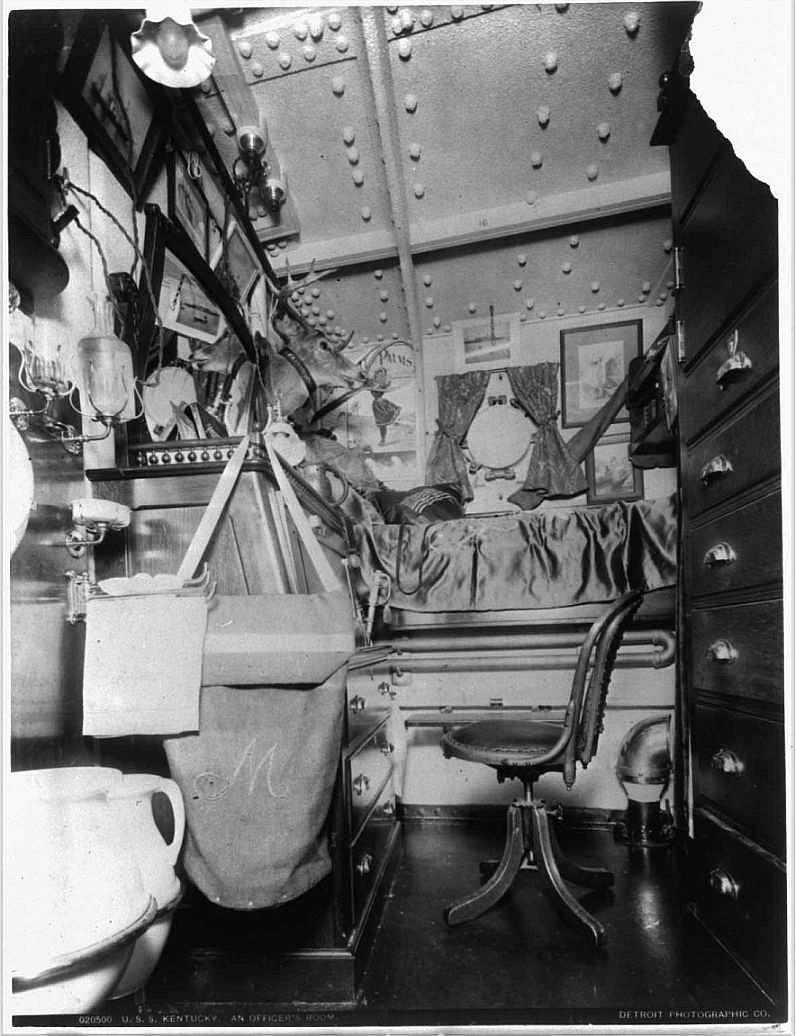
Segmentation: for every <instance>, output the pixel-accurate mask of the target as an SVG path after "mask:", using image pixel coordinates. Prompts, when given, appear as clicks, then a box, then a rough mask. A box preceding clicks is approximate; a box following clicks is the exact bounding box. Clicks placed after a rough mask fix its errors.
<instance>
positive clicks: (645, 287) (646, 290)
mask: <svg viewBox="0 0 796 1036" xmlns="http://www.w3.org/2000/svg"><path fill="white" fill-rule="evenodd" d="M641 290H642V291H643V292H644V294H645V295H649V293H650V292H651V291H652V285H651V284H650V282H649V281H644V283H643V284H642V285H641Z"/></svg>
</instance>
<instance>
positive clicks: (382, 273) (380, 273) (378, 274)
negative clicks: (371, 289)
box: [373, 270, 384, 281]
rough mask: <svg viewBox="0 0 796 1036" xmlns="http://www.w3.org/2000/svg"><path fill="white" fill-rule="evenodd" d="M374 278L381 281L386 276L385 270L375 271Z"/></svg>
mask: <svg viewBox="0 0 796 1036" xmlns="http://www.w3.org/2000/svg"><path fill="white" fill-rule="evenodd" d="M373 276H374V277H375V278H376V280H377V281H380V280H381V279H382V277H383V276H384V270H374V271H373Z"/></svg>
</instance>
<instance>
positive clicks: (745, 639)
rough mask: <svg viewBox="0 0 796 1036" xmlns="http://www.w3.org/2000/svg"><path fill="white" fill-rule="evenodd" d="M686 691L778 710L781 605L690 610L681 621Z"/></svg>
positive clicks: (781, 667)
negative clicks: (763, 704) (764, 704)
mask: <svg viewBox="0 0 796 1036" xmlns="http://www.w3.org/2000/svg"><path fill="white" fill-rule="evenodd" d="M685 629H686V637H687V638H688V645H687V646H688V651H687V655H688V673H689V687H690V689H691V690H692V691H693V690H703V691H710V692H713V693H714V694H721V695H727V696H729V697H730V698H748V699H751V700H757V701H766V702H770V703H772V704H775V705H777V706H778V707H782V704H783V700H782V692H783V675H784V662H783V648H782V645H783V635H782V634H783V617H782V602H781V601H761V602H758V603H752V604H733V605H724V606H722V607H719V608H695V609H694V610H693V611H692V612H691V614H690V615H688V616H687V621H686V623H685Z"/></svg>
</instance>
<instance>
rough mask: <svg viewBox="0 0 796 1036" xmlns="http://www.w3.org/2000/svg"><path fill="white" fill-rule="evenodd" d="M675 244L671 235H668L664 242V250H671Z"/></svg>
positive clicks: (667, 251)
mask: <svg viewBox="0 0 796 1036" xmlns="http://www.w3.org/2000/svg"><path fill="white" fill-rule="evenodd" d="M673 244H674V242H673V241H672V239H671V238H670V237H667V238H666V240H665V241H664V242H663V250H664V252H666V253H669V252H671V250H672V246H673Z"/></svg>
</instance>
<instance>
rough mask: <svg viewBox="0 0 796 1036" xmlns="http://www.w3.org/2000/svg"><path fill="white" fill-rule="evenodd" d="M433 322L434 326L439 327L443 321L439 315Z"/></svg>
mask: <svg viewBox="0 0 796 1036" xmlns="http://www.w3.org/2000/svg"><path fill="white" fill-rule="evenodd" d="M432 323H433V324H434V327H439V326H440V324H441V323H442V321H441V320H440V318H439V317H434V320H433V321H432Z"/></svg>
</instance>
